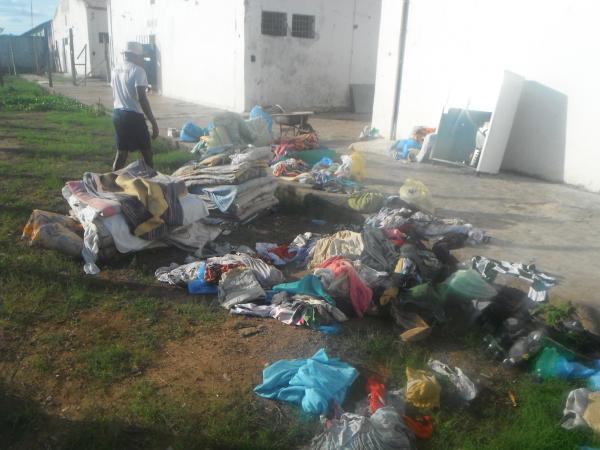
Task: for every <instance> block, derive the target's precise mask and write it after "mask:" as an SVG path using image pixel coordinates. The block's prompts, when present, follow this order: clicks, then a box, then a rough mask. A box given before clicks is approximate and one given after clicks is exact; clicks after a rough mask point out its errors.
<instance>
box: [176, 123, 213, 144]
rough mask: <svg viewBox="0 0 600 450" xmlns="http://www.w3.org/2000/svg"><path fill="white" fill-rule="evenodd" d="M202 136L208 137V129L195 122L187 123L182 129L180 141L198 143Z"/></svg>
mask: <svg viewBox="0 0 600 450" xmlns="http://www.w3.org/2000/svg"><path fill="white" fill-rule="evenodd" d="M202 136H208V129H206V128H201V127H199V126H198V125H196V124H195V123H193V122H186V123H184V124H183V127H181V133H180V134H179V139H181V140H182V141H184V142H198V141H199V140H200V138H201V137H202Z"/></svg>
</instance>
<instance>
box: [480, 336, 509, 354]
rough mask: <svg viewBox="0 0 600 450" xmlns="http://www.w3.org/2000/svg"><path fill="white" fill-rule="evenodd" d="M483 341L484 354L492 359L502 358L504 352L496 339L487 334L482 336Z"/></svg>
mask: <svg viewBox="0 0 600 450" xmlns="http://www.w3.org/2000/svg"><path fill="white" fill-rule="evenodd" d="M483 342H484V343H485V344H486V347H485V349H484V353H485V354H486V356H488V357H489V358H492V359H502V357H503V356H504V354H505V350H504V348H503V347H502V345H500V342H499V341H498V339H496V338H495V337H494V336H491V335H489V334H488V335H487V336H485V337H484V338H483Z"/></svg>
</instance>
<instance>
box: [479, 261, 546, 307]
mask: <svg viewBox="0 0 600 450" xmlns="http://www.w3.org/2000/svg"><path fill="white" fill-rule="evenodd" d="M471 264H472V267H473V269H475V270H477V271H478V272H479V273H480V274H481V275H482V276H483V277H484V278H485V279H486V280H488V281H490V282H494V280H495V279H496V276H497V275H498V274H499V273H501V274H504V275H510V276H513V277H518V278H520V279H522V280H526V281H528V282H529V283H531V287H530V288H529V294H528V297H529V298H530V299H531V300H533V301H534V302H543V301H545V300H546V298H547V293H548V289H550V288H551V287H552V286H554V285H555V284H556V278H554V277H552V276H550V275H548V274H545V273H544V272H540V271H538V270H537V269H536V268H535V265H534V264H528V265H526V264H521V263H511V262H507V261H496V260H495V259H489V258H484V257H483V256H475V257H473V259H472V261H471Z"/></svg>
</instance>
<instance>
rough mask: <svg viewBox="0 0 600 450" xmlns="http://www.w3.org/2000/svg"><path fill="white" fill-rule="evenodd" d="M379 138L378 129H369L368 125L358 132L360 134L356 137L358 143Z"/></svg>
mask: <svg viewBox="0 0 600 450" xmlns="http://www.w3.org/2000/svg"><path fill="white" fill-rule="evenodd" d="M379 137H381V135H380V134H379V129H378V128H375V127H373V128H371V127H370V126H369V125H366V126H365V127H364V128H363V129H362V130H361V132H360V134H359V135H358V140H359V141H368V140H371V139H377V138H379Z"/></svg>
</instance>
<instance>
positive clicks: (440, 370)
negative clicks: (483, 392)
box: [427, 359, 477, 402]
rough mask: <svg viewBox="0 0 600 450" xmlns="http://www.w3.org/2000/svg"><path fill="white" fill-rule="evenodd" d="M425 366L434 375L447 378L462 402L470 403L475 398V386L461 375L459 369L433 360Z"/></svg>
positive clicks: (461, 372)
mask: <svg viewBox="0 0 600 450" xmlns="http://www.w3.org/2000/svg"><path fill="white" fill-rule="evenodd" d="M427 366H428V367H429V368H430V369H431V370H433V371H434V372H435V373H437V374H439V375H441V376H443V377H446V378H448V380H449V381H450V383H452V384H453V385H454V387H455V388H456V391H457V392H458V394H459V395H460V396H461V397H462V398H463V400H466V401H468V402H470V401H471V400H473V399H474V398H475V397H476V396H477V388H476V387H475V384H474V383H473V382H472V381H471V380H470V379H469V377H467V376H466V375H465V374H464V373H463V371H462V370H461V369H460V367H455V368H454V369H452V368H451V367H450V366H448V365H446V364H444V363H442V362H440V361H437V360H435V359H434V360H429V362H428V363H427Z"/></svg>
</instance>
